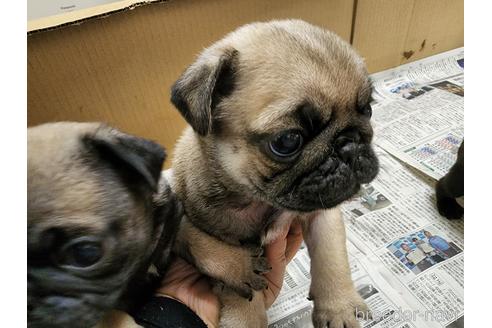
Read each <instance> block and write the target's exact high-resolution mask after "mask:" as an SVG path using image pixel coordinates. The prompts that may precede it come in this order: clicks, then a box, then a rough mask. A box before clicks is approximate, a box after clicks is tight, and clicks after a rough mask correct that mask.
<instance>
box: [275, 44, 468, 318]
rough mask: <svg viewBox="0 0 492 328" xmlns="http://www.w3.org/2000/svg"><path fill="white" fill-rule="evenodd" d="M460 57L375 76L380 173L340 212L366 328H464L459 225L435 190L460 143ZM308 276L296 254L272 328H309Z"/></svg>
mask: <svg viewBox="0 0 492 328" xmlns="http://www.w3.org/2000/svg"><path fill="white" fill-rule="evenodd" d="M463 58H464V56H463V49H456V50H453V51H450V52H447V53H444V54H441V55H438V56H434V57H430V58H427V59H425V60H422V61H418V62H415V63H412V64H410V65H404V66H401V67H398V68H396V69H394V70H390V71H385V72H381V73H378V74H375V75H373V76H372V78H373V79H374V85H375V90H374V95H373V98H374V103H373V105H374V106H373V108H374V109H373V112H374V128H375V143H376V146H375V150H376V152H377V154H378V158H379V161H380V172H379V174H378V176H377V177H376V179H375V180H374V181H373V182H371V183H370V184H367V185H363V186H362V187H361V190H360V191H359V193H358V194H357V195H356V196H355V197H354V198H352V199H351V200H349V201H347V202H345V203H344V204H343V205H342V212H343V215H344V220H345V225H346V231H347V247H348V250H349V260H350V265H351V272H352V279H353V281H354V284H355V287H356V289H357V291H358V292H359V294H360V295H361V296H362V298H363V299H364V300H365V301H366V303H367V305H368V306H369V308H370V310H371V313H372V319H370V320H369V319H368V320H363V319H360V323H361V326H362V327H364V328H369V327H375V328H390V327H391V328H427V327H429V328H431V327H436V328H437V327H441V328H457V327H463V325H464V237H463V230H464V226H463V220H454V221H449V220H447V219H445V218H443V217H441V216H440V215H439V213H438V212H437V209H436V205H435V192H434V186H435V183H436V179H439V178H440V177H442V176H443V175H444V174H445V173H446V172H447V170H448V169H449V168H450V167H451V165H452V164H453V163H454V161H455V159H456V151H457V149H458V147H459V145H460V143H461V142H462V139H463V96H464V84H463V67H464V60H463ZM404 81H405V82H404ZM405 83H406V84H405ZM398 86H401V88H400V89H398ZM403 88H405V90H403ZM402 90H403V91H402ZM309 271H310V260H309V255H308V252H307V249H306V248H305V247H304V246H303V247H301V249H300V250H299V252H298V254H297V255H296V257H295V258H294V259H293V260H292V262H291V263H290V264H289V265H288V267H287V272H286V274H285V278H284V285H283V287H282V291H281V293H280V296H279V297H278V299H277V300H276V302H275V303H274V304H273V305H272V307H271V308H270V309H269V310H268V319H269V327H270V328H273V327H275V328H277V327H312V323H311V311H312V306H313V303H312V302H311V301H309V300H308V298H307V297H308V293H309V284H310V274H309ZM366 318H367V317H366Z"/></svg>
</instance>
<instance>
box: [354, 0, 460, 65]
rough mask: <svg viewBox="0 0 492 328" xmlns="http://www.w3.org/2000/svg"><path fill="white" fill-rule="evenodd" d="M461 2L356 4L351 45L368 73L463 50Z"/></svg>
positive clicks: (367, 0) (364, 0)
mask: <svg viewBox="0 0 492 328" xmlns="http://www.w3.org/2000/svg"><path fill="white" fill-rule="evenodd" d="M463 13H464V2H463V0H431V1H428V0H358V1H357V2H356V10H355V21H354V29H353V32H352V33H353V36H352V44H353V45H354V47H355V48H356V49H357V50H358V51H359V53H360V54H361V55H362V56H363V57H365V58H366V62H367V65H368V69H369V71H370V72H377V71H381V70H384V69H388V68H392V67H395V66H398V65H401V64H405V63H408V62H411V61H415V60H418V59H422V58H424V57H428V56H431V55H434V54H437V53H440V52H444V51H447V50H451V49H454V48H458V47H462V46H463V44H464V43H463V42H464V19H463Z"/></svg>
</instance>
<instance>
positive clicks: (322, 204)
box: [318, 192, 325, 208]
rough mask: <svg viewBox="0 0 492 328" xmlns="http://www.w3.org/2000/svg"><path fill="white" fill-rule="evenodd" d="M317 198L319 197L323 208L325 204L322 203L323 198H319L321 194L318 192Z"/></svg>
mask: <svg viewBox="0 0 492 328" xmlns="http://www.w3.org/2000/svg"><path fill="white" fill-rule="evenodd" d="M318 198H319V201H320V202H321V206H323V208H325V204H323V199H322V198H321V194H320V193H319V192H318Z"/></svg>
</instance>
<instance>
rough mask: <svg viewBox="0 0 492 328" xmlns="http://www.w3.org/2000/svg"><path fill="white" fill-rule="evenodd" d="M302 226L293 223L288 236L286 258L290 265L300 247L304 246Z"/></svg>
mask: <svg viewBox="0 0 492 328" xmlns="http://www.w3.org/2000/svg"><path fill="white" fill-rule="evenodd" d="M302 240H303V238H302V226H301V224H300V223H298V222H294V223H292V225H291V226H290V229H289V233H288V235H287V245H286V248H285V258H286V261H287V263H289V262H290V261H291V260H292V258H293V257H294V256H295V255H296V253H297V251H298V250H299V247H301V244H302Z"/></svg>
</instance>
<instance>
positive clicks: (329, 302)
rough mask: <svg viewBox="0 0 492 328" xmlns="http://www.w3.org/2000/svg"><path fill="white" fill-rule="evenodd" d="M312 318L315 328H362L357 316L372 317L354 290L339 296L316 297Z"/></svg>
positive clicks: (362, 317)
mask: <svg viewBox="0 0 492 328" xmlns="http://www.w3.org/2000/svg"><path fill="white" fill-rule="evenodd" d="M312 318H313V325H314V327H315V328H327V327H329V328H360V324H359V322H358V321H357V318H361V319H370V318H371V312H370V311H369V308H368V307H367V305H366V303H365V302H364V300H363V299H362V297H360V296H359V294H357V292H356V291H353V292H351V293H349V294H345V295H343V296H341V297H337V298H335V297H328V298H326V299H318V298H315V299H314V309H313V315H312Z"/></svg>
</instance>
